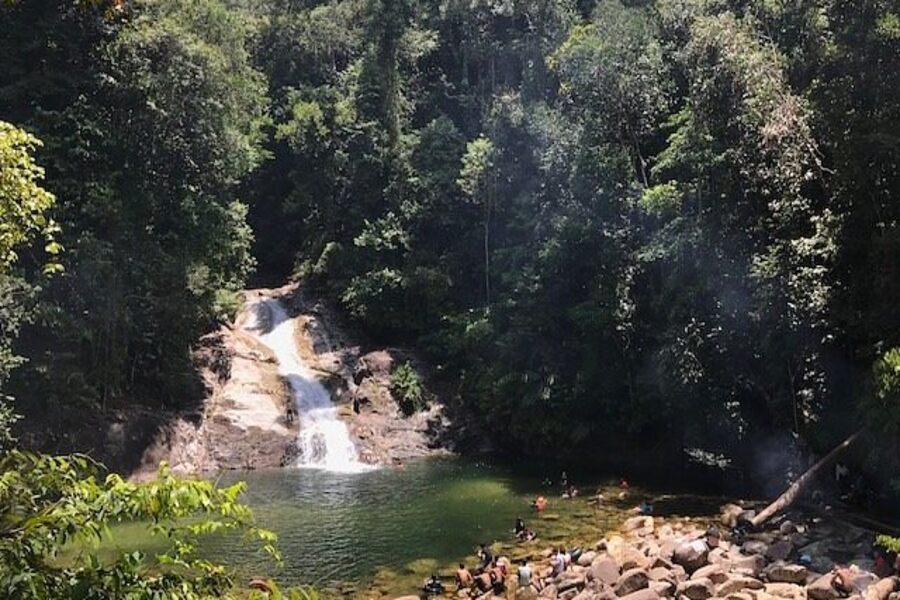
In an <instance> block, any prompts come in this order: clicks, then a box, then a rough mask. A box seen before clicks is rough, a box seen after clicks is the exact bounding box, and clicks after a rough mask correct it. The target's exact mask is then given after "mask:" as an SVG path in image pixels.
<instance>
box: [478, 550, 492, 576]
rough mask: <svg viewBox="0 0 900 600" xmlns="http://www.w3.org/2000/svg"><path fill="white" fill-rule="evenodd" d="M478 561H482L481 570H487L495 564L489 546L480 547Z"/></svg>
mask: <svg viewBox="0 0 900 600" xmlns="http://www.w3.org/2000/svg"><path fill="white" fill-rule="evenodd" d="M478 559H479V560H480V561H481V569H482V570H484V569H487V568H488V567H489V566H491V563H492V562H494V555H493V553H492V552H491V549H490V548H489V547H488V545H487V544H481V545H480V546H479V547H478Z"/></svg>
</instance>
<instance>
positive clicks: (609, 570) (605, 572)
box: [591, 556, 619, 586]
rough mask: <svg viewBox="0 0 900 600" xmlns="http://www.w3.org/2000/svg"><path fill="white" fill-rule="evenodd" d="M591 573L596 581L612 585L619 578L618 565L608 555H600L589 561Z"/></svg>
mask: <svg viewBox="0 0 900 600" xmlns="http://www.w3.org/2000/svg"><path fill="white" fill-rule="evenodd" d="M591 575H592V576H593V578H594V579H595V580H596V581H602V582H603V583H604V584H606V585H609V586H612V585H615V584H616V582H617V581H618V580H619V565H617V564H616V561H615V560H614V559H613V558H612V557H610V556H600V557H598V558H596V559H594V562H592V563H591Z"/></svg>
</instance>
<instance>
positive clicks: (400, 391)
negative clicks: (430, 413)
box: [391, 361, 428, 415]
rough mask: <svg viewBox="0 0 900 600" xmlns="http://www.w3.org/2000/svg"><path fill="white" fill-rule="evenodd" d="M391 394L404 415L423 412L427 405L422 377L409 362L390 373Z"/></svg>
mask: <svg viewBox="0 0 900 600" xmlns="http://www.w3.org/2000/svg"><path fill="white" fill-rule="evenodd" d="M391 394H393V395H394V398H396V399H397V401H398V403H399V404H400V410H401V411H403V414H405V415H411V414H414V413H417V412H419V411H420V410H424V409H425V408H426V407H427V405H428V399H427V397H426V394H425V388H424V387H423V385H422V377H421V376H420V375H419V372H418V371H416V368H415V367H414V366H413V365H412V363H410V362H409V361H407V362H405V363H403V364H402V365H398V366H397V367H396V368H395V369H394V370H393V371H391Z"/></svg>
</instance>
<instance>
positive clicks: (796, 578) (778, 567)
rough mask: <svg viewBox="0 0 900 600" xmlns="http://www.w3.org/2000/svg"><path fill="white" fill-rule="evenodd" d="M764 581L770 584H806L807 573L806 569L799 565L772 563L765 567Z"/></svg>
mask: <svg viewBox="0 0 900 600" xmlns="http://www.w3.org/2000/svg"><path fill="white" fill-rule="evenodd" d="M763 573H765V576H766V579H768V580H769V581H772V582H782V583H796V584H799V585H802V584H804V583H806V576H807V574H808V571H807V569H806V567H803V566H800V565H790V564H784V563H772V564H771V565H769V566H768V567H766V569H765V571H763Z"/></svg>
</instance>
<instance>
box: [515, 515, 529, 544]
mask: <svg viewBox="0 0 900 600" xmlns="http://www.w3.org/2000/svg"><path fill="white" fill-rule="evenodd" d="M525 529H526V527H525V521H523V520H522V517H516V526H515V528H514V529H513V531H514V532H515V534H516V537H517V538H519V539H520V540H521V539H522V534H523V533H525Z"/></svg>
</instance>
